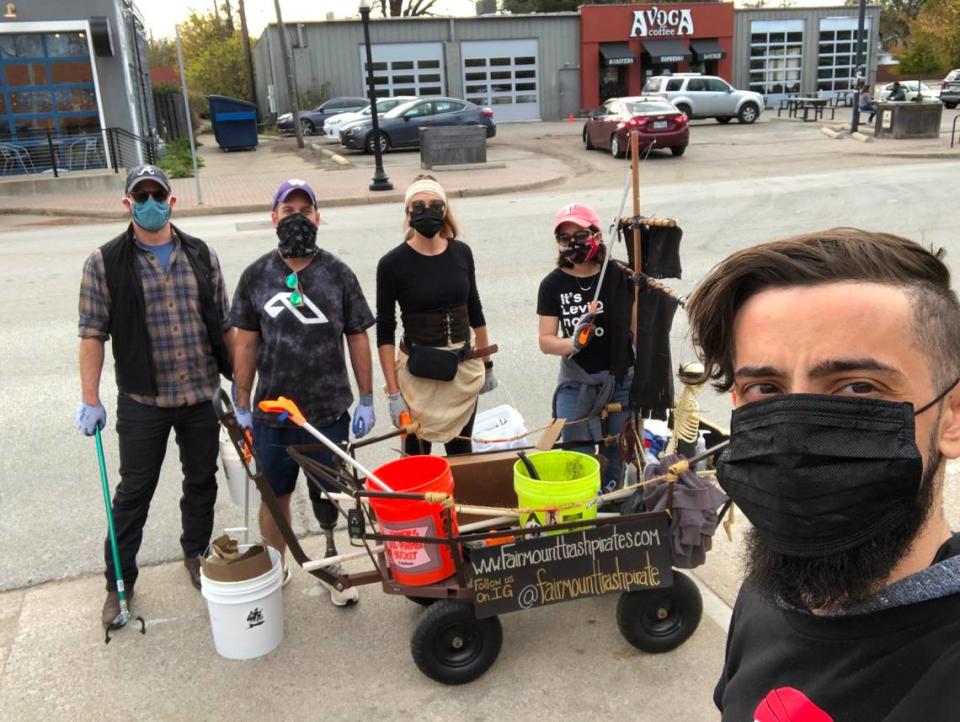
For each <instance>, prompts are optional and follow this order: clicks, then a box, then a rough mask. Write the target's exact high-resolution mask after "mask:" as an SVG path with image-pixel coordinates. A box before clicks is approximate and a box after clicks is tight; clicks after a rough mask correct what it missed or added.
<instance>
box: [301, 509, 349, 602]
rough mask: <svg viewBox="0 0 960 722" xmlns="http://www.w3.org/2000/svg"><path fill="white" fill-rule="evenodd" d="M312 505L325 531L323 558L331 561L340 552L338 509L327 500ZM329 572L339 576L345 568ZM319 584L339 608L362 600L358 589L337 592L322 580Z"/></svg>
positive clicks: (314, 513)
mask: <svg viewBox="0 0 960 722" xmlns="http://www.w3.org/2000/svg"><path fill="white" fill-rule="evenodd" d="M311 503H312V504H313V515H314V516H315V517H317V521H319V522H320V529H321V530H322V531H323V536H324V540H325V541H326V551H325V552H324V554H323V558H324V559H329V558H330V557H335V556H337V554H338V552H337V543H336V540H335V539H334V537H333V531H334V529H336V528H337V508H336V507H335V506H334V505H333V503H332V502H330V501H327V500H326V499H321V500H320V501H315V500H313V499H311ZM327 571H328V572H330V573H331V574H336V575H339V574H342V573H343V567H341V566H340V564H332V565H330V566H328V567H327ZM319 582H320V584H322V585H323V586H324V588H326V590H327V591H328V592H330V601H331V602H333V604H334V605H335V606H337V607H345V606H347V605H348V604H354V603H356V601H357V600H358V599H359V598H360V593H359V592H358V591H357V588H356V587H347V588H346V589H344V590H343V591H337V589H335V588H334V587H333V586H332V585H330V584H328V583H327V582H325V581H323V580H322V579H320V580H319Z"/></svg>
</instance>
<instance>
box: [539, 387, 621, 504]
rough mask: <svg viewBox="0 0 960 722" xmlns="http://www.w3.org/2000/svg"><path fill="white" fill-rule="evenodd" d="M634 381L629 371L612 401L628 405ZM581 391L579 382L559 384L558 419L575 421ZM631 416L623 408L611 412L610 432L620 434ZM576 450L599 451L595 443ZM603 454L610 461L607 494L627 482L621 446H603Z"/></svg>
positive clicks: (604, 488) (603, 485)
mask: <svg viewBox="0 0 960 722" xmlns="http://www.w3.org/2000/svg"><path fill="white" fill-rule="evenodd" d="M632 381H633V374H632V373H628V374H627V375H626V377H625V378H624V379H623V381H621V382H620V383H619V384H617V385H616V386H615V387H614V389H613V397H612V398H611V399H610V403H618V404H623V405H624V407H626V406H627V405H628V403H629V401H630V384H631V383H632ZM578 393H580V384H578V383H576V382H567V383H562V384H560V385H559V386H558V387H557V391H556V395H555V397H554V398H555V403H556V409H555V410H554V412H555V413H556V415H557V418H560V419H568V420H571V421H572V420H573V418H574V416H575V414H576V405H577V394H578ZM629 418H630V412H629V411H619V412H617V413H615V414H610V415H609V416H608V417H607V435H608V436H616V435H617V434H619V433H620V432H621V431H622V430H623V425H624V424H625V423H626V421H627V419H629ZM561 438H562V439H563V440H564V441H566V440H567V430H566V429H564V432H563V436H562V437H561ZM573 449H574V450H575V451H582V452H583V453H585V454H592V453H594V452H595V451H596V447H595V446H594V445H593V444H583V445H578V446H575V447H573ZM601 453H602V454H603V456H604V459H605V460H606V468H605V469H604V472H603V480H602V482H601V488H600V492H601V493H604V494H605V493H607V492H610V491H613V490H614V489H617V488H618V487H620V486H621V484H622V482H623V472H624V463H623V459H622V458H621V456H620V449H619V447H618V446H617V445H616V444H613V445H611V446H607V445H605V444H604V445H602V449H601Z"/></svg>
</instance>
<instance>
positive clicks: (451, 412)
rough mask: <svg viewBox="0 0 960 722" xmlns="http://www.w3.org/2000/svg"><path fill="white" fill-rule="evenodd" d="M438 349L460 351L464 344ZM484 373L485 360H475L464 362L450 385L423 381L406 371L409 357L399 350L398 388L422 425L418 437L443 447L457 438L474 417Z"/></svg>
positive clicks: (412, 414) (415, 419) (445, 382)
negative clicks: (441, 444)
mask: <svg viewBox="0 0 960 722" xmlns="http://www.w3.org/2000/svg"><path fill="white" fill-rule="evenodd" d="M439 348H442V349H445V350H447V351H459V350H460V349H461V348H463V344H462V343H456V344H452V345H450V346H440V347H439ZM485 373H486V370H485V369H484V367H483V359H479V358H474V359H470V360H469V361H463V362H461V363H460V365H459V366H458V367H457V375H456V376H454V377H453V379H452V380H451V381H434V380H433V379H422V378H420V377H419V376H414V375H413V374H411V373H410V372H409V371H407V354H405V353H404V352H403V351H400V350H399V349H398V350H397V384H398V385H399V386H400V392H401V393H402V394H403V398H404V400H405V401H406V402H407V406H409V407H410V418H411V419H412V420H413V421H414V422H417V423H419V424H420V431H419V432H418V433H417V436H419V437H420V438H421V439H423V440H424V441H430V442H437V443H444V444H445V443H446V442H448V441H450V440H451V439H453V437H455V436H457V435H458V434H459V433H460V431H461V430H462V429H463V427H464V425H465V424H466V423H467V421H469V420H470V417H471V416H472V415H473V412H474V409H475V408H476V405H477V397H479V396H480V389H481V388H482V387H483V379H484V374H485Z"/></svg>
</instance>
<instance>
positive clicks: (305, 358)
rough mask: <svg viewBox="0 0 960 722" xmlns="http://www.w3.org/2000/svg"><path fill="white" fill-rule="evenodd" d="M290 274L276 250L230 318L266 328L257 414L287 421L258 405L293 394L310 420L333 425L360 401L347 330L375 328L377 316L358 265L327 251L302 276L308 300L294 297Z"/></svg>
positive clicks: (255, 268) (252, 275)
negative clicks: (294, 300) (353, 386)
mask: <svg viewBox="0 0 960 722" xmlns="http://www.w3.org/2000/svg"><path fill="white" fill-rule="evenodd" d="M290 273H291V271H290V268H289V267H288V266H287V264H286V263H284V262H283V259H282V258H280V256H279V254H278V253H277V252H276V251H270V252H269V253H267V254H265V255H264V256H261V257H260V258H258V259H257V260H256V261H254V262H253V263H252V264H250V266H248V267H247V269H246V270H245V271H244V272H243V275H242V276H241V277H240V283H239V284H238V285H237V290H236V293H235V294H234V296H233V306H232V307H231V308H230V322H231V324H232V325H233V326H236V327H237V328H242V329H244V330H246V331H257V332H258V333H259V334H260V346H259V348H258V350H257V377H258V378H257V389H256V394H255V395H254V404H253V406H254V411H253V416H254V419H255V420H256V421H257V422H258V423H262V424H266V425H268V426H281V425H282V422H280V420H279V417H278V416H277V415H276V414H264V413H262V412H261V411H260V410H259V408H258V407H257V404H259V403H260V401H261V400H263V399H270V398H276V397H278V396H286V397H288V398H290V399H293V401H295V402H296V404H297V405H298V406H299V407H300V410H301V411H303V413H304V415H305V416H306V418H307V421H309V422H310V423H311V424H313V425H314V426H325V425H327V424H329V423H331V422H333V421H335V420H336V419H337V417H339V416H340V414H342V413H343V412H344V411H346V410H347V409H348V408H349V407H350V404H352V403H353V393H352V391H351V388H350V378H349V376H348V375H347V364H346V358H345V354H344V343H343V335H344V334H350V333H357V332H359V331H365V330H366V329H368V328H369V327H370V326H372V325H373V324H374V319H373V314H372V313H371V312H370V306H369V305H367V301H366V299H365V298H364V296H363V291H362V290H361V289H360V282H359V281H357V277H356V276H355V275H354V273H353V271H351V270H350V269H349V268H348V267H347V265H346V264H345V263H344V262H343V261H341V260H340V259H339V258H337V257H336V256H334V255H332V254H330V253H328V252H327V251H324V250H322V249H321V250H320V251H319V253H318V254H317V256H316V258H314V259H313V262H312V263H311V264H310V265H309V266H307V267H306V268H304V269H303V270H302V271H300V272H299V274H298V276H299V278H300V292H301V293H302V295H303V304H302V305H300V306H294V305H293V303H291V301H290V294H291V290H292V289H290V288H288V287H287V285H286V279H287V276H289V275H290Z"/></svg>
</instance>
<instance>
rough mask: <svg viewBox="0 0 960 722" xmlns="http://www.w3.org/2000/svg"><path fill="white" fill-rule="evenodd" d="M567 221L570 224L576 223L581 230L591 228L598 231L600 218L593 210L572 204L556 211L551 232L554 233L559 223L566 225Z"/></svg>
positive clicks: (578, 204) (579, 204)
mask: <svg viewBox="0 0 960 722" xmlns="http://www.w3.org/2000/svg"><path fill="white" fill-rule="evenodd" d="M568 221H569V222H570V223H576V224H577V225H578V226H580V227H581V228H590V227H591V226H593V227H594V228H596V229H598V230H599V229H600V216H598V215H597V212H596V211H595V210H593V208H591V207H590V206H585V205H583V204H581V203H573V204H571V205H569V206H564V207H563V208H561V209H560V210H559V211H557V220H556V222H555V223H554V224H553V230H554V231H556V230H557V227H558V226H559V225H560V224H561V223H567V222H568Z"/></svg>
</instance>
